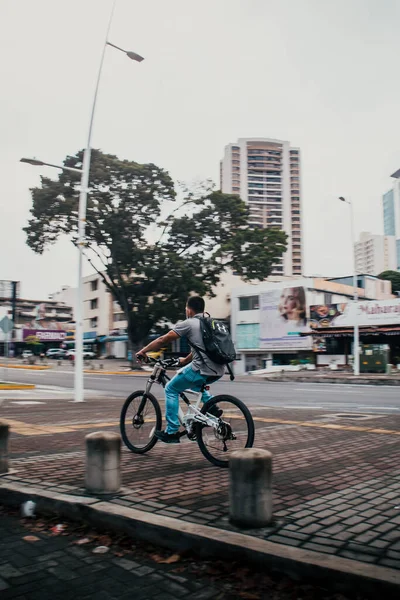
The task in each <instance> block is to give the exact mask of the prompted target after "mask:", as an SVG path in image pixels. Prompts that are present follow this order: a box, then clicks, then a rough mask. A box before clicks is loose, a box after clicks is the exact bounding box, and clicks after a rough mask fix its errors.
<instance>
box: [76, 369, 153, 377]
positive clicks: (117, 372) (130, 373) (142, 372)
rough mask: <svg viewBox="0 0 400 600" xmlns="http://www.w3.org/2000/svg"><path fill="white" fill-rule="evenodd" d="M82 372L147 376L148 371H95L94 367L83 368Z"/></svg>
mask: <svg viewBox="0 0 400 600" xmlns="http://www.w3.org/2000/svg"><path fill="white" fill-rule="evenodd" d="M83 372H84V373H93V375H130V376H132V375H135V376H139V375H140V376H141V377H148V375H149V372H148V371H122V372H121V371H95V370H94V369H93V370H92V369H84V371H83Z"/></svg>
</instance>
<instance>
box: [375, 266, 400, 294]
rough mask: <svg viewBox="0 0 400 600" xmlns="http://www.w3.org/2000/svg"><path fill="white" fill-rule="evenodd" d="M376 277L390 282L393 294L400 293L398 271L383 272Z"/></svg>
mask: <svg viewBox="0 0 400 600" xmlns="http://www.w3.org/2000/svg"><path fill="white" fill-rule="evenodd" d="M378 277H379V279H386V281H391V282H392V292H393V294H395V293H396V292H400V273H399V272H398V271H383V273H381V274H380V275H378Z"/></svg>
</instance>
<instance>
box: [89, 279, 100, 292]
mask: <svg viewBox="0 0 400 600" xmlns="http://www.w3.org/2000/svg"><path fill="white" fill-rule="evenodd" d="M98 287H99V280H98V279H93V281H91V282H90V289H91V291H92V292H95V291H96V290H97V288H98Z"/></svg>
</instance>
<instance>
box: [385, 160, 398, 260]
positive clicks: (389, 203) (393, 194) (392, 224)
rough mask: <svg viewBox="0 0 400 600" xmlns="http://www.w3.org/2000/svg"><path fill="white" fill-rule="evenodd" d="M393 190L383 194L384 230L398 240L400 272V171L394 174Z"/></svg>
mask: <svg viewBox="0 0 400 600" xmlns="http://www.w3.org/2000/svg"><path fill="white" fill-rule="evenodd" d="M392 177H393V179H394V183H393V188H392V189H391V190H389V191H388V192H386V194H383V198H382V204H383V229H384V233H385V235H394V236H395V238H396V269H397V270H400V169H399V170H398V171H396V172H395V173H393V175H392Z"/></svg>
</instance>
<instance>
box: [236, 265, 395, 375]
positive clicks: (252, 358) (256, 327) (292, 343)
mask: <svg viewBox="0 0 400 600" xmlns="http://www.w3.org/2000/svg"><path fill="white" fill-rule="evenodd" d="M350 279H351V278H350ZM371 279H372V280H373V281H371V280H370V278H369V276H362V277H361V279H360V281H359V282H358V284H359V285H360V287H359V288H358V289H357V292H358V296H359V298H360V300H361V301H366V300H376V299H378V300H380V299H382V298H381V297H382V296H384V298H383V299H384V300H387V301H389V300H388V299H389V298H392V295H391V294H390V293H388V291H389V288H388V287H387V286H386V285H385V286H384V290H383V289H382V288H381V285H380V283H381V282H380V280H377V279H376V278H371ZM343 280H344V281H345V282H346V283H343V282H342V280H324V279H322V278H301V279H292V280H290V279H286V280H285V281H279V282H271V281H264V282H262V283H258V284H246V285H243V286H240V287H238V288H235V289H233V290H232V293H231V332H232V337H233V340H234V343H235V346H236V349H237V360H236V361H235V365H234V367H235V372H236V373H237V374H244V373H247V372H249V371H253V370H257V369H262V368H265V367H266V366H269V365H273V364H275V365H289V364H291V363H293V362H297V361H304V362H312V363H314V364H315V363H316V364H321V365H322V364H327V363H329V361H327V358H326V357H327V356H328V355H329V356H331V357H332V356H335V359H333V358H332V360H336V359H337V361H338V362H339V363H340V364H342V363H346V362H347V361H348V358H347V357H348V356H349V354H351V348H350V345H349V346H348V347H346V348H345V347H344V346H343V344H341V345H340V347H339V345H337V344H336V346H335V344H331V345H330V347H329V348H328V349H327V347H326V345H327V344H326V342H325V340H322V341H320V340H319V339H318V337H317V336H316V335H315V336H313V335H312V333H313V331H314V332H316V333H317V332H318V331H319V330H320V329H321V328H324V327H326V328H327V327H329V326H330V325H331V323H332V319H333V317H335V319H336V321H337V322H339V321H340V318H341V317H342V319H344V317H345V316H346V318H347V321H346V319H344V321H343V323H346V324H347V325H346V326H349V323H350V325H351V322H352V316H351V315H350V317H349V316H348V312H349V311H348V308H349V307H350V306H351V305H352V301H353V294H354V288H353V285H352V279H351V284H350V285H349V284H348V283H347V278H343ZM382 283H383V282H382ZM385 283H389V285H390V282H385ZM362 286H363V287H362ZM390 290H391V288H390ZM372 292H373V293H372ZM390 302H392V300H390ZM322 337H323V336H322ZM328 345H329V343H328ZM334 346H335V347H334ZM320 355H322V358H319V356H320ZM336 355H338V356H336Z"/></svg>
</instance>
